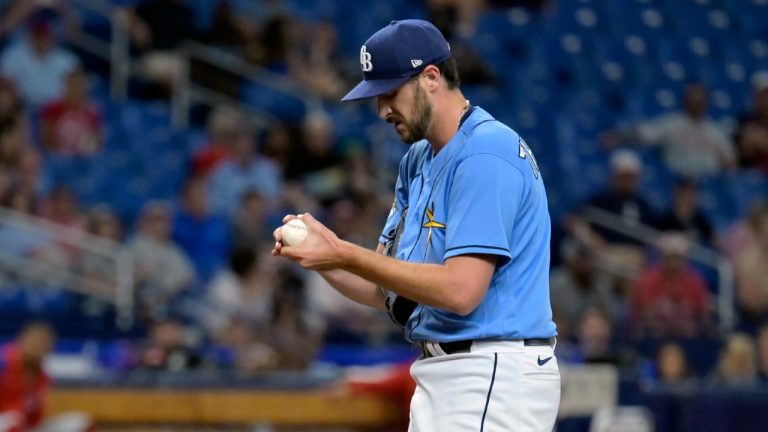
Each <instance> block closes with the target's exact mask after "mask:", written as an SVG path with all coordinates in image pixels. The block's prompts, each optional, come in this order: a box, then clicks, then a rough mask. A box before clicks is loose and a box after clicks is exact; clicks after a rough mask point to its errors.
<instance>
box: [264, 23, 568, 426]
mask: <svg viewBox="0 0 768 432" xmlns="http://www.w3.org/2000/svg"><path fill="white" fill-rule="evenodd" d="M360 66H361V68H362V70H363V81H362V82H360V84H358V85H357V86H356V87H355V88H354V89H352V91H350V92H349V93H348V94H347V95H346V96H345V97H344V98H343V99H342V100H344V101H349V100H357V99H366V98H374V97H375V98H377V102H378V114H379V116H380V117H382V118H383V119H385V120H386V121H387V122H389V123H392V124H393V126H394V128H395V130H396V131H397V133H398V134H399V135H400V138H401V139H402V140H403V141H405V142H406V143H409V144H411V147H410V149H409V151H408V152H407V154H406V155H405V157H403V159H402V161H401V163H400V171H399V176H398V180H397V186H396V200H395V203H394V206H393V209H392V212H391V213H390V216H389V218H388V220H387V223H386V226H385V228H384V231H383V234H382V236H381V237H380V244H379V247H378V250H377V252H379V253H376V252H373V251H370V250H367V249H365V248H362V247H359V246H356V245H353V244H351V243H349V242H346V241H344V240H342V239H339V238H338V237H337V236H336V235H335V234H334V233H333V232H331V231H330V230H329V229H327V228H326V227H325V226H323V225H322V224H321V223H319V222H318V221H317V220H315V219H314V218H313V217H312V216H311V215H309V214H304V215H301V216H298V217H299V218H300V219H301V220H302V221H304V223H305V224H306V225H307V228H308V234H307V237H306V239H305V240H304V241H303V242H302V243H300V244H299V245H297V246H293V247H289V246H285V245H283V244H282V243H281V233H280V228H278V229H277V230H275V233H274V234H275V239H276V241H277V242H276V244H275V249H274V250H273V253H274V254H276V255H282V256H285V257H288V258H290V259H292V260H294V261H295V262H297V263H299V264H300V265H302V266H303V267H305V268H308V269H312V270H316V271H319V272H320V273H321V274H322V275H323V277H325V278H326V279H327V280H328V281H329V282H330V283H331V284H332V285H333V286H334V287H335V288H336V289H337V290H339V291H340V292H341V293H342V294H344V295H346V296H347V297H349V298H351V299H352V300H355V301H357V302H360V303H363V304H366V305H370V306H372V307H376V308H379V309H382V310H387V311H388V312H389V313H390V315H391V316H392V318H393V319H394V320H395V321H397V322H399V323H401V324H402V325H403V330H404V334H405V337H406V339H407V340H408V341H410V342H412V343H414V344H416V345H418V346H419V347H420V349H421V352H422V356H421V358H420V359H419V360H417V361H416V362H415V363H414V364H413V365H412V367H411V374H412V376H413V378H414V380H415V381H416V384H417V388H416V391H415V393H414V395H413V398H412V402H411V422H410V428H409V430H410V431H412V432H415V431H418V432H431V431H440V432H443V431H446V432H456V431H474V432H477V431H481V432H509V431H536V432H539V431H540V432H549V431H551V430H552V428H553V426H554V424H555V418H556V416H557V409H558V405H559V400H560V373H559V370H558V365H557V361H556V360H555V358H554V351H553V350H554V344H555V335H556V330H555V325H554V323H553V322H552V313H551V307H550V303H549V285H548V279H549V243H550V219H549V213H548V210H547V197H546V193H545V190H544V183H543V182H542V179H541V174H540V172H539V169H538V166H537V165H536V159H535V158H534V157H533V154H532V153H531V150H530V149H529V148H528V146H527V145H526V143H525V141H523V139H522V138H521V137H520V136H519V135H518V134H517V133H516V132H515V131H513V130H512V129H510V128H509V127H507V126H505V125H504V124H502V123H500V122H499V121H497V120H495V119H494V118H493V117H492V116H491V115H490V114H489V113H487V112H486V111H484V110H483V109H482V108H480V107H478V106H473V105H472V104H471V103H470V102H469V101H468V100H466V99H465V98H464V96H463V94H462V93H461V91H460V89H459V77H458V74H457V72H456V63H455V61H454V60H453V59H452V58H451V51H450V47H449V45H448V42H446V40H445V38H444V37H443V35H442V34H441V33H440V31H439V30H437V28H435V27H434V26H433V25H432V24H430V23H429V22H426V21H421V20H403V21H392V22H391V23H390V24H389V25H387V26H386V27H384V28H383V29H381V30H379V31H378V32H376V33H375V34H374V35H373V36H371V37H370V38H369V39H368V40H367V41H366V42H365V45H363V46H362V48H361V49H360ZM295 217H297V216H293V215H289V216H286V220H290V219H292V218H295ZM387 253H389V254H390V255H392V256H391V257H390V256H387Z"/></svg>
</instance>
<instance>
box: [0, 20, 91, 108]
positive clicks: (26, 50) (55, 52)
mask: <svg viewBox="0 0 768 432" xmlns="http://www.w3.org/2000/svg"><path fill="white" fill-rule="evenodd" d="M28 30H29V31H28V33H29V34H28V37H27V38H24V39H22V40H20V41H18V42H17V43H15V44H13V45H11V46H9V47H8V48H7V49H6V50H5V51H4V52H3V53H2V55H0V76H3V77H5V78H7V79H10V80H11V81H13V82H14V83H15V84H16V86H17V87H18V89H19V92H20V94H21V97H22V99H23V100H24V102H25V103H26V104H27V105H28V107H30V108H39V107H41V106H42V105H43V104H45V103H47V102H49V101H51V100H53V99H56V98H58V97H59V96H61V95H62V93H63V90H64V81H65V79H66V76H67V74H69V73H70V72H71V71H72V70H74V69H76V68H77V67H78V65H79V60H78V59H77V57H75V56H74V55H73V54H72V53H70V52H69V51H67V50H66V49H64V48H61V47H59V46H57V41H56V38H55V35H54V32H53V22H52V21H51V19H50V17H46V16H36V17H35V18H34V19H33V20H32V21H31V22H30V24H29V28H28Z"/></svg>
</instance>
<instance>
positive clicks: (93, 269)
mask: <svg viewBox="0 0 768 432" xmlns="http://www.w3.org/2000/svg"><path fill="white" fill-rule="evenodd" d="M87 229H88V233H89V234H92V235H94V236H96V237H98V238H99V239H103V240H108V241H109V242H99V243H98V245H99V246H100V248H101V250H103V249H107V250H111V251H112V252H113V253H115V254H117V253H118V252H119V251H120V249H121V248H122V244H121V242H122V237H123V233H122V227H121V226H120V221H119V220H118V219H117V216H116V215H115V213H114V212H113V211H112V210H111V209H109V208H108V207H104V206H97V207H94V208H92V209H90V211H89V212H88V222H87ZM78 261H79V262H78V267H79V268H80V269H81V270H82V272H83V273H84V281H83V283H84V284H86V285H87V286H88V288H89V291H91V292H94V291H95V292H103V293H112V292H114V290H115V289H116V285H117V271H118V268H117V265H118V263H117V262H116V260H115V258H114V257H113V256H108V255H105V254H104V253H103V252H94V251H91V250H86V251H85V252H84V253H83V254H82V255H81V256H80V257H79V260H78Z"/></svg>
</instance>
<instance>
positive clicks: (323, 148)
mask: <svg viewBox="0 0 768 432" xmlns="http://www.w3.org/2000/svg"><path fill="white" fill-rule="evenodd" d="M291 154H292V157H291V158H290V159H289V160H288V166H287V167H286V169H285V177H286V179H288V180H297V181H299V182H301V184H302V186H303V187H304V188H305V189H306V190H307V191H308V192H309V193H310V194H311V195H312V196H314V197H315V198H317V199H319V200H320V201H321V202H326V203H327V202H329V201H332V200H334V199H337V198H339V197H340V196H341V194H342V193H343V188H344V180H345V177H344V168H343V161H344V160H343V158H342V156H341V154H340V152H339V149H338V148H337V141H336V136H335V133H334V129H333V122H332V121H331V118H330V117H329V116H328V114H326V113H325V112H322V111H313V112H310V113H309V114H307V115H306V117H304V120H303V122H302V127H301V139H300V140H299V142H298V145H297V146H296V147H295V148H294V149H293V150H292V152H291Z"/></svg>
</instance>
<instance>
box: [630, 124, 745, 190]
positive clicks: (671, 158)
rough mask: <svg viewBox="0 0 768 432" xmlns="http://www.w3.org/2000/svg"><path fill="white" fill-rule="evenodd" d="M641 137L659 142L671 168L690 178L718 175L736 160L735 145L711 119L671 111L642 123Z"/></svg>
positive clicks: (652, 142) (643, 139)
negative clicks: (726, 165) (725, 164)
mask: <svg viewBox="0 0 768 432" xmlns="http://www.w3.org/2000/svg"><path fill="white" fill-rule="evenodd" d="M638 132H639V137H640V140H641V141H643V142H644V143H646V144H650V145H658V146H660V147H661V148H662V151H663V153H664V162H665V163H666V164H667V167H669V169H670V170H672V171H674V172H675V173H677V174H681V175H683V176H686V177H691V178H701V177H707V176H712V175H716V174H718V173H720V172H722V171H723V168H724V161H727V160H733V158H734V157H735V152H734V148H733V144H732V143H731V141H730V140H729V139H728V138H727V137H726V135H725V134H724V133H723V132H722V131H721V130H720V129H719V128H718V127H717V126H716V125H715V123H714V122H713V121H711V120H709V119H701V120H698V121H697V120H695V119H693V118H691V117H690V116H687V115H685V114H684V113H682V112H681V113H670V114H666V115H663V116H661V117H659V118H657V119H654V120H651V121H649V122H647V123H644V124H642V125H640V126H639V130H638Z"/></svg>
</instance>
